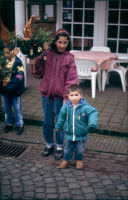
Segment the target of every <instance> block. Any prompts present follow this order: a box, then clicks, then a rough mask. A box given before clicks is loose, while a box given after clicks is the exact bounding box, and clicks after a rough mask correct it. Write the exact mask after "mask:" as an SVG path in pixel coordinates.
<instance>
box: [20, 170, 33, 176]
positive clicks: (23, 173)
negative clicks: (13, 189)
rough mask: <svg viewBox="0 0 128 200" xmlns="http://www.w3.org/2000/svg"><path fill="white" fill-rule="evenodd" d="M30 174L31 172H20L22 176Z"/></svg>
mask: <svg viewBox="0 0 128 200" xmlns="http://www.w3.org/2000/svg"><path fill="white" fill-rule="evenodd" d="M30 173H31V171H22V172H21V174H22V175H27V174H30Z"/></svg>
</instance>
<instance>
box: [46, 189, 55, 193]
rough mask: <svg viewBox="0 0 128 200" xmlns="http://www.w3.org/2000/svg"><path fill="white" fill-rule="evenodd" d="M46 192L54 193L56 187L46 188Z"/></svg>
mask: <svg viewBox="0 0 128 200" xmlns="http://www.w3.org/2000/svg"><path fill="white" fill-rule="evenodd" d="M46 193H47V194H50V193H51V194H54V193H56V188H46Z"/></svg>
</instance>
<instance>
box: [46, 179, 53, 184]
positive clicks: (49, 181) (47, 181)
mask: <svg viewBox="0 0 128 200" xmlns="http://www.w3.org/2000/svg"><path fill="white" fill-rule="evenodd" d="M51 182H54V180H53V178H45V183H51Z"/></svg>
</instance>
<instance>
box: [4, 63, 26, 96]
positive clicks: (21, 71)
mask: <svg viewBox="0 0 128 200" xmlns="http://www.w3.org/2000/svg"><path fill="white" fill-rule="evenodd" d="M23 77H24V66H23V65H22V66H18V73H17V75H16V76H15V77H14V78H13V79H12V80H11V81H10V82H8V84H7V85H6V86H4V87H3V90H4V92H7V93H11V92H13V91H14V90H15V89H16V88H17V87H18V86H19V85H20V84H21V81H22V79H23Z"/></svg>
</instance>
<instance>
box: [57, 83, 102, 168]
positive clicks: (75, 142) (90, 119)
mask: <svg viewBox="0 0 128 200" xmlns="http://www.w3.org/2000/svg"><path fill="white" fill-rule="evenodd" d="M97 125H98V111H97V110H96V109H95V108H94V107H92V106H90V105H89V104H88V103H87V102H86V100H85V99H84V98H82V91H81V88H80V86H78V85H72V86H70V87H69V89H68V99H67V100H66V103H65V104H64V106H63V107H62V108H61V110H60V114H59V119H58V121H57V123H56V124H55V128H56V129H57V130H58V131H60V130H62V129H63V126H64V131H65V133H66V135H65V139H66V146H65V148H64V161H62V163H61V164H60V165H59V168H66V167H69V166H70V160H72V156H73V151H74V149H75V157H74V159H75V160H76V169H82V168H83V166H84V164H83V156H84V148H85V143H86V140H87V139H88V136H87V134H88V131H89V128H92V129H96V128H97Z"/></svg>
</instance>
